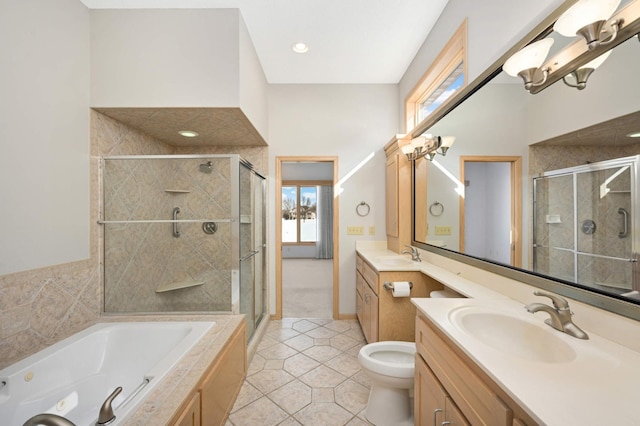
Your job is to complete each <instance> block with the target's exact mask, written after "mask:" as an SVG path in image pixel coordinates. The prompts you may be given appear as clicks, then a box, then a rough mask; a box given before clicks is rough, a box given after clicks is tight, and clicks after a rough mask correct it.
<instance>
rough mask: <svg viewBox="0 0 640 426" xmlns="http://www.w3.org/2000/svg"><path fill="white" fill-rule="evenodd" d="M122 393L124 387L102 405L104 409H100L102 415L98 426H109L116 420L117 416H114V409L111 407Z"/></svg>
mask: <svg viewBox="0 0 640 426" xmlns="http://www.w3.org/2000/svg"><path fill="white" fill-rule="evenodd" d="M120 392H122V386H118V387H117V388H116V389H115V390H114V391H113V392H111V395H109V396H108V397H107V399H106V400H105V401H104V402H103V403H102V407H100V415H99V416H98V421H97V422H96V426H103V425H108V424H109V423H111V422H113V421H114V420H115V419H116V415H115V414H113V407H112V406H111V405H112V403H113V400H114V399H115V397H116V396H118V395H119V394H120Z"/></svg>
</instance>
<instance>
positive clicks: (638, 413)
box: [412, 298, 640, 426]
mask: <svg viewBox="0 0 640 426" xmlns="http://www.w3.org/2000/svg"><path fill="white" fill-rule="evenodd" d="M412 302H413V303H414V304H415V305H416V307H417V308H418V309H419V310H420V312H421V313H422V314H424V315H425V316H426V317H427V318H429V319H430V320H431V321H433V322H434V323H435V325H436V326H437V327H438V328H439V329H440V330H442V331H443V332H444V333H445V335H447V336H448V337H449V338H450V339H451V340H453V342H455V343H456V344H457V345H458V346H459V347H460V348H461V349H462V350H463V351H464V352H465V353H466V354H467V355H468V356H469V357H470V358H471V359H472V360H473V361H474V362H475V363H476V364H478V366H479V367H480V368H481V369H482V370H483V371H484V372H485V373H487V375H489V376H490V377H491V378H492V379H493V380H494V381H495V382H496V383H497V384H498V385H499V386H500V387H501V388H502V389H504V390H505V391H506V392H507V393H508V394H509V395H510V396H511V397H512V398H513V399H514V400H515V401H516V402H518V404H519V405H520V406H521V407H522V408H523V409H525V410H526V411H527V413H528V414H529V415H530V416H531V417H532V418H534V419H535V420H537V421H538V422H540V423H541V424H548V425H556V424H557V425H581V426H582V425H606V424H616V425H638V424H640V407H638V406H637V405H636V404H637V401H638V398H639V396H638V395H640V354H638V353H637V352H634V351H632V350H630V349H628V348H626V347H624V346H621V345H618V344H616V343H613V342H611V341H609V340H606V339H604V338H602V337H600V336H598V335H596V334H593V333H589V340H581V339H577V338H575V337H571V336H569V335H567V334H565V333H561V332H556V331H555V330H553V329H551V328H550V327H548V326H547V325H546V324H544V318H545V317H546V316H542V315H540V316H538V315H535V316H534V315H532V314H529V313H527V312H526V311H525V310H524V308H523V305H522V304H519V303H518V302H515V301H513V300H509V299H499V300H487V299H484V300H477V299H426V298H425V299H417V298H414V299H412ZM469 306H471V307H473V306H481V307H483V308H490V309H495V310H496V312H499V313H505V314H507V315H513V316H514V317H516V318H519V319H522V320H524V321H528V322H537V323H539V324H540V326H541V327H547V328H549V331H550V332H552V333H553V334H554V337H557V338H558V339H559V340H560V341H561V342H564V343H566V344H567V345H569V346H570V347H571V348H572V349H574V350H575V357H573V358H572V359H570V360H566V361H559V362H546V361H537V360H533V359H528V358H527V357H526V356H518V355H514V354H513V353H511V351H509V350H498V349H496V348H495V347H494V346H493V345H490V344H486V343H485V342H483V341H482V340H481V339H479V338H477V337H474V336H472V335H470V334H468V333H467V332H465V331H464V330H463V329H462V328H460V327H459V326H457V325H456V323H455V321H452V315H454V314H452V313H455V312H456V309H460V308H464V307H469ZM587 332H588V331H587Z"/></svg>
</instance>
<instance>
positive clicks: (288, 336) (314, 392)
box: [226, 318, 370, 426]
mask: <svg viewBox="0 0 640 426" xmlns="http://www.w3.org/2000/svg"><path fill="white" fill-rule="evenodd" d="M365 344H366V342H365V340H364V335H363V334H362V330H361V329H360V326H359V324H358V322H357V321H355V320H331V319H303V318H285V319H283V320H271V321H270V322H269V325H268V327H267V330H266V332H265V334H264V336H263V338H262V341H261V342H260V343H259V344H258V347H257V351H256V354H255V355H254V357H253V360H252V361H251V363H250V364H249V368H248V371H247V378H246V380H245V382H244V385H243V387H242V389H241V390H240V394H239V395H238V398H237V399H236V402H235V405H234V407H233V409H232V411H231V414H230V416H229V419H228V420H227V423H226V426H245V425H258V424H259V425H263V426H269V425H305V426H314V425H318V426H332V425H336V426H338V425H350V426H356V425H369V424H370V423H369V422H367V421H366V419H365V417H364V409H365V407H366V405H367V400H368V397H369V388H370V383H369V381H368V379H367V377H366V376H365V375H364V372H363V371H361V369H360V365H359V363H358V352H359V351H360V348H362V347H363V346H364V345H365Z"/></svg>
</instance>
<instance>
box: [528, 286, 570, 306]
mask: <svg viewBox="0 0 640 426" xmlns="http://www.w3.org/2000/svg"><path fill="white" fill-rule="evenodd" d="M533 294H534V295H536V296H544V297H548V298H549V299H551V302H552V303H553V307H554V308H556V309H558V310H561V311H564V310H567V309H569V302H567V299H565V298H563V297H560V296H556V295H555V294H551V293H546V292H544V291H539V290H536V291H534V292H533Z"/></svg>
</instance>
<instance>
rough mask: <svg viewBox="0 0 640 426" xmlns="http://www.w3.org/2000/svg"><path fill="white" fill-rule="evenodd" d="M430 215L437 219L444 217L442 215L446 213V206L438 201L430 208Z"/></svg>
mask: <svg viewBox="0 0 640 426" xmlns="http://www.w3.org/2000/svg"><path fill="white" fill-rule="evenodd" d="M429 213H431V215H432V216H435V217H438V216H442V213H444V205H443V204H442V203H439V202H437V201H436V202H435V203H433V204H431V205H430V206H429Z"/></svg>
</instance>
